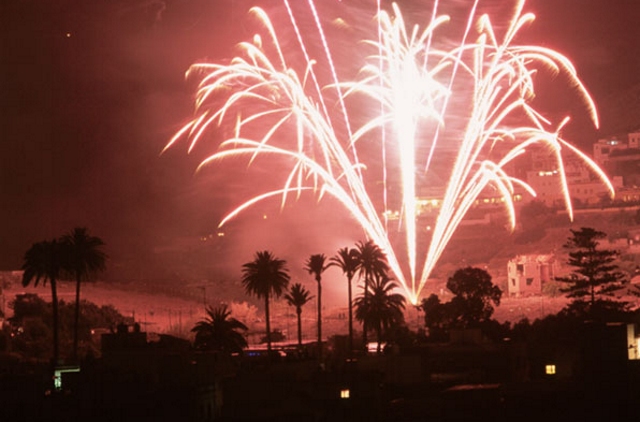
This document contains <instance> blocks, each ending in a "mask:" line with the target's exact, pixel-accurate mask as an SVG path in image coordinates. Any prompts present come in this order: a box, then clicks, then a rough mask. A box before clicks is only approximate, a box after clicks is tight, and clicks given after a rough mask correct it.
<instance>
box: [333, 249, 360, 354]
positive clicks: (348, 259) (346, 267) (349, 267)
mask: <svg viewBox="0 0 640 422" xmlns="http://www.w3.org/2000/svg"><path fill="white" fill-rule="evenodd" d="M329 265H330V266H335V267H338V268H340V269H341V270H342V273H343V274H345V275H346V276H347V297H348V301H349V307H348V310H349V353H351V351H352V350H353V298H352V297H353V296H352V291H351V280H353V276H354V275H355V274H356V271H357V270H358V265H359V261H358V251H357V250H356V249H349V248H347V247H344V248H341V249H338V253H337V254H336V255H335V256H333V257H331V259H330V263H329Z"/></svg>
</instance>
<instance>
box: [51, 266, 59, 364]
mask: <svg viewBox="0 0 640 422" xmlns="http://www.w3.org/2000/svg"><path fill="white" fill-rule="evenodd" d="M50 283H51V306H52V310H53V366H54V367H55V366H57V365H58V359H59V358H60V345H59V344H60V340H59V338H58V289H57V286H56V280H55V278H51V280H50Z"/></svg>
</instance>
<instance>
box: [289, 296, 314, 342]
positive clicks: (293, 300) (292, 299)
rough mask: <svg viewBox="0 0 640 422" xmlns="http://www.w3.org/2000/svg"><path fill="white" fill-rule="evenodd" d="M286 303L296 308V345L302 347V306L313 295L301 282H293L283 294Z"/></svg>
mask: <svg viewBox="0 0 640 422" xmlns="http://www.w3.org/2000/svg"><path fill="white" fill-rule="evenodd" d="M284 298H285V299H286V301H287V303H288V304H289V305H290V306H293V307H295V308H296V314H297V316H298V347H302V307H303V306H304V305H306V304H307V302H309V301H310V300H311V299H313V296H311V293H310V292H309V290H307V289H306V288H305V287H304V286H303V285H302V284H300V283H295V284H293V285H292V286H291V287H290V288H289V292H288V293H286V294H285V295H284Z"/></svg>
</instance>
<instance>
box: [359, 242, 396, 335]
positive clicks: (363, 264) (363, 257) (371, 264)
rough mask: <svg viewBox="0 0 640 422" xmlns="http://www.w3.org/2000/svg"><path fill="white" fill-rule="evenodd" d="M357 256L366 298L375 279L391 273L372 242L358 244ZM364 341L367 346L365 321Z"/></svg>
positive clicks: (378, 248) (382, 255)
mask: <svg viewBox="0 0 640 422" xmlns="http://www.w3.org/2000/svg"><path fill="white" fill-rule="evenodd" d="M356 255H357V258H358V274H359V275H360V278H363V279H364V296H365V297H366V296H367V295H368V294H369V285H370V284H371V283H372V282H373V279H374V277H383V276H386V274H387V271H389V265H388V264H387V257H386V256H385V254H384V252H382V249H380V247H379V246H378V245H376V244H375V243H374V242H373V241H372V240H368V241H366V242H362V241H360V242H357V243H356ZM362 340H363V342H364V344H365V346H366V344H367V322H366V320H363V325H362Z"/></svg>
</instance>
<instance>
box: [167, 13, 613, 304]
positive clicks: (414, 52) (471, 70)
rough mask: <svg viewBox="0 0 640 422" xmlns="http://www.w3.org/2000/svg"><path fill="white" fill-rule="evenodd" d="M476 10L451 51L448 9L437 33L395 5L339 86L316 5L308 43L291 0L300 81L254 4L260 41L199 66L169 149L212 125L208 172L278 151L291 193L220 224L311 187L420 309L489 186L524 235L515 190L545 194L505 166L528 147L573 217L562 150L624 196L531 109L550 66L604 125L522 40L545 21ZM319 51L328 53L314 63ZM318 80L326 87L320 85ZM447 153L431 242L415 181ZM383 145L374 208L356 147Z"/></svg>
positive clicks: (281, 191)
mask: <svg viewBox="0 0 640 422" xmlns="http://www.w3.org/2000/svg"><path fill="white" fill-rule="evenodd" d="M478 3H479V0H476V1H475V2H474V3H473V5H472V7H471V8H470V10H469V14H468V17H467V18H466V20H465V21H464V25H462V26H461V31H460V32H461V36H460V41H459V42H458V43H456V45H455V46H454V47H452V48H448V49H443V48H442V47H440V46H441V45H443V44H445V43H439V42H438V31H439V30H440V29H441V28H442V26H444V25H451V24H452V23H451V19H450V18H449V17H448V16H446V15H441V14H440V13H439V11H438V7H439V6H438V3H437V2H436V3H435V5H434V6H433V9H432V13H431V14H430V18H429V19H428V21H427V22H426V24H424V25H423V26H422V27H420V26H418V25H415V26H413V27H411V28H408V27H407V25H406V24H405V21H404V19H403V16H402V13H401V10H400V8H399V7H398V6H397V5H395V4H394V5H393V6H392V9H391V10H390V11H386V10H382V8H381V7H380V2H378V6H377V8H376V10H373V11H372V13H373V14H375V16H376V20H375V21H374V22H376V23H377V27H374V28H372V34H373V36H372V37H371V39H369V40H364V43H361V42H360V40H355V42H354V48H367V49H369V50H370V55H369V57H368V58H367V59H365V60H364V63H363V65H362V68H361V71H360V72H359V73H358V75H357V76H356V77H354V78H351V79H349V80H343V79H341V77H340V72H339V68H338V67H337V66H336V64H335V62H334V59H333V55H332V50H331V48H330V45H331V40H330V39H328V37H327V36H326V31H325V29H324V28H323V26H322V24H321V20H320V17H319V15H318V12H317V10H316V7H315V4H314V2H313V0H308V2H307V8H306V12H305V13H308V16H310V17H312V21H313V22H314V24H315V33H309V31H306V32H305V34H304V35H303V34H302V32H301V30H300V28H299V26H298V19H299V17H300V16H299V15H298V16H297V15H296V13H294V11H293V9H292V7H291V5H290V3H289V1H287V0H284V1H283V5H284V7H285V9H286V11H287V16H288V19H289V21H288V23H287V24H288V25H290V27H291V28H292V29H293V31H294V34H295V38H296V40H297V48H298V51H296V54H297V56H300V55H301V56H302V57H303V58H304V62H305V66H304V67H303V71H302V72H297V71H296V70H295V66H293V65H290V63H288V57H289V56H288V53H289V52H288V51H286V50H284V49H283V48H282V47H281V42H280V40H279V38H278V35H277V33H276V30H275V27H274V25H273V24H272V22H271V20H270V18H269V16H268V15H267V14H266V13H265V12H264V11H263V10H262V9H259V8H253V9H252V10H251V12H252V13H253V14H254V15H255V16H256V17H257V19H258V20H259V22H260V23H261V28H262V30H261V31H260V32H259V33H258V34H256V35H255V36H254V39H253V41H252V42H244V43H241V44H240V45H239V48H240V54H238V56H236V57H235V58H234V59H233V60H231V61H230V62H229V63H227V64H215V63H196V64H194V65H192V66H191V68H190V69H189V71H188V73H187V77H191V76H194V77H198V78H199V80H200V84H199V88H198V91H197V95H196V102H195V105H196V114H195V117H194V119H193V120H192V121H191V122H189V123H188V124H186V125H185V126H184V127H183V128H182V129H181V130H180V131H179V132H178V133H177V134H176V135H175V136H174V137H173V138H172V139H171V141H170V142H169V144H168V145H167V147H166V148H169V147H170V146H171V145H173V144H174V143H176V142H177V141H178V140H180V139H183V138H187V139H189V140H190V146H189V151H191V150H192V149H193V148H194V147H195V145H196V144H197V143H198V142H199V141H200V140H202V139H203V138H204V137H205V135H206V134H207V133H208V131H209V130H210V129H211V127H213V126H231V127H233V128H234V131H233V136H231V137H230V138H228V139H226V140H225V141H223V142H222V143H220V145H219V147H218V150H217V152H215V153H214V154H213V155H211V156H210V157H208V158H207V159H206V160H205V161H203V162H202V163H201V165H200V167H199V168H201V167H203V166H206V165H210V164H213V163H218V162H220V161H221V160H222V159H224V158H227V157H232V156H247V157H248V158H249V162H252V161H254V160H256V159H258V158H259V157H269V156H271V157H273V156H279V157H281V158H285V159H287V160H286V162H288V163H290V167H289V168H288V169H283V175H284V183H283V185H282V186H278V187H276V188H275V189H274V190H272V191H269V192H265V193H263V194H261V195H259V196H257V197H254V198H251V199H249V200H248V201H246V202H244V203H242V204H241V205H239V206H238V207H237V208H236V209H235V210H233V211H232V212H231V213H230V214H229V215H228V216H227V217H225V218H224V219H223V221H222V222H221V223H220V225H223V224H225V223H226V222H227V221H229V220H230V219H232V218H234V217H235V216H237V215H238V214H239V213H240V212H242V211H243V210H245V209H246V208H248V207H250V206H253V205H255V204H256V203H258V202H260V201H263V200H267V199H269V198H273V197H280V198H281V202H282V204H283V205H284V204H285V203H286V201H287V200H288V199H289V198H290V197H292V196H293V197H294V198H295V197H297V196H298V195H301V194H303V193H305V192H307V191H308V192H311V193H314V194H316V195H317V196H318V197H319V198H322V197H323V196H325V195H328V196H331V197H333V198H335V199H336V200H337V201H339V202H340V203H341V204H342V205H343V206H344V207H345V209H346V210H347V211H348V212H349V213H350V214H351V215H352V216H353V218H354V219H355V220H356V221H357V222H358V223H359V224H360V226H361V227H362V229H363V230H364V232H365V233H366V235H367V236H368V237H369V238H370V239H372V240H373V241H375V242H376V243H377V244H378V245H379V246H380V247H381V248H382V249H383V250H384V251H385V253H386V254H387V258H388V261H389V265H390V267H391V269H392V270H393V272H394V274H395V276H396V278H397V280H398V281H399V282H400V283H401V284H402V286H403V287H404V290H405V293H406V295H407V296H408V298H409V300H410V301H411V302H412V303H417V301H418V299H419V296H420V292H421V291H422V289H423V288H424V286H425V283H426V282H427V279H428V277H429V275H430V274H431V272H432V271H433V269H434V267H435V265H436V263H437V261H438V259H439V258H440V256H441V255H442V253H443V251H444V249H445V247H446V245H447V243H448V242H449V240H450V239H451V237H452V235H453V234H454V232H455V230H456V228H457V227H458V225H459V223H460V221H461V220H462V219H463V217H464V216H465V214H466V213H467V211H468V210H469V209H470V208H471V207H472V206H473V204H474V203H475V201H476V200H477V199H478V197H479V195H481V194H482V193H483V192H486V191H487V190H492V191H494V192H497V194H498V195H499V196H500V197H501V200H502V203H503V204H504V208H505V211H506V213H507V215H508V217H509V222H510V225H511V227H512V228H513V227H514V226H515V221H516V220H515V210H514V201H513V197H514V194H515V188H516V186H520V187H522V188H523V189H524V190H526V191H528V192H529V193H530V194H531V195H535V192H534V191H533V189H532V188H531V187H530V186H528V185H527V184H526V183H525V182H524V181H522V180H520V179H517V178H515V177H513V176H511V175H510V174H508V172H507V169H508V168H509V164H511V163H513V160H514V159H515V158H516V157H518V156H520V155H521V154H524V153H525V152H526V150H527V148H530V147H532V146H533V145H536V144H537V145H542V146H544V147H546V148H547V149H548V150H549V151H550V152H551V153H552V154H553V156H554V157H555V160H556V163H557V168H558V169H559V172H560V175H561V176H560V180H561V186H560V187H559V189H561V190H562V192H563V195H564V202H565V205H566V208H567V210H568V212H569V215H570V217H572V215H573V213H572V206H571V198H570V197H569V189H568V186H567V179H566V177H565V174H564V161H563V155H562V154H561V152H567V151H568V152H570V153H572V154H575V155H576V156H577V157H579V159H581V160H582V161H583V162H584V163H585V165H587V166H588V167H590V168H591V169H592V170H593V172H594V173H595V174H596V175H597V176H598V177H599V178H600V179H601V180H602V182H603V183H604V184H605V185H606V186H607V188H608V189H609V191H610V193H611V195H612V196H613V186H612V185H611V183H610V182H609V180H608V179H607V177H606V175H605V174H604V173H603V172H602V171H601V169H599V168H598V166H597V165H596V164H595V163H594V162H593V161H592V160H591V159H590V158H589V157H587V156H586V155H584V154H583V153H582V152H580V151H579V150H578V149H577V148H575V147H573V146H572V145H571V144H569V143H568V142H567V141H565V140H564V139H563V138H562V137H561V136H560V132H561V129H562V128H563V126H564V125H565V124H566V123H567V122H568V120H569V118H568V117H565V118H563V119H562V120H560V121H559V122H553V121H551V120H549V119H548V118H546V117H544V116H543V113H542V111H540V110H536V109H535V108H534V107H533V106H532V99H533V97H534V93H535V91H534V75H535V74H536V73H537V71H538V70H539V69H541V68H545V69H550V70H551V71H553V72H557V73H563V74H565V75H566V76H567V77H568V79H569V83H571V84H572V86H574V87H575V89H576V90H577V92H578V93H579V97H580V98H581V100H582V101H584V103H585V106H586V107H585V110H587V112H588V113H589V114H590V117H591V119H592V121H593V123H594V125H596V126H597V125H598V119H597V113H596V108H595V105H594V103H593V101H592V99H591V97H590V95H589V93H588V92H587V90H586V89H585V87H584V86H583V84H582V82H581V81H580V79H579V78H578V77H577V74H576V70H575V69H574V67H573V65H572V64H571V62H570V61H569V60H568V59H567V58H566V57H564V56H563V55H561V54H559V53H558V52H556V51H554V50H551V49H549V48H545V47H541V46H537V45H518V44H517V43H516V42H515V39H516V36H517V34H518V32H519V31H520V30H521V29H522V28H523V26H524V25H525V24H528V23H530V22H531V21H533V19H534V16H533V15H532V14H530V13H523V8H524V1H519V2H517V4H516V5H515V8H514V13H513V16H512V19H511V20H510V21H509V23H508V25H507V27H506V30H504V31H503V32H504V33H503V34H502V35H501V36H500V34H498V33H496V31H494V26H493V25H492V21H491V18H490V17H489V16H488V15H480V16H477V15H476V10H477V6H478ZM425 7H426V6H425ZM298 13H300V12H298ZM308 16H307V17H308ZM374 26H375V25H374ZM263 38H265V41H263ZM340 41H341V42H342V43H344V42H345V40H344V39H342V40H340ZM356 46H357V47H356ZM362 46H364V47H362ZM310 47H313V48H310ZM288 48H291V47H288ZM310 51H322V54H320V57H317V58H313V57H312V56H311V53H310ZM318 63H325V64H326V65H325V66H324V67H323V68H324V69H328V72H327V73H328V75H320V74H318V73H317V72H318V71H317V70H316V67H317V66H316V65H317V64H318ZM320 76H322V77H320ZM321 80H328V82H326V83H325V84H324V85H323V84H321V83H320V81H321ZM357 96H360V97H363V98H367V99H368V100H369V101H368V102H367V104H370V105H371V109H372V110H371V111H372V112H373V113H371V114H372V115H373V116H374V117H373V118H370V119H368V120H366V121H365V122H364V123H361V120H362V119H361V118H359V119H358V118H353V117H352V115H354V116H355V115H356V114H357V113H356V111H354V110H350V109H349V107H348V104H349V99H350V98H351V97H357ZM453 102H455V103H456V104H460V103H463V104H465V105H466V108H465V110H464V116H463V117H460V110H456V113H455V115H454V113H453V112H452V110H451V108H452V107H451V106H450V105H451V104H452V103H453ZM361 114H362V113H360V115H361ZM461 119H462V120H463V126H464V128H463V131H462V133H461V135H460V136H457V137H456V139H451V136H449V137H447V136H444V135H443V132H444V130H445V129H444V128H445V125H447V124H449V122H451V123H453V121H454V120H455V121H456V122H459V121H460V120H461ZM440 145H445V146H446V147H447V148H446V149H447V150H448V151H452V150H454V151H455V153H454V157H455V158H454V159H453V161H452V164H451V170H450V174H448V175H439V177H442V178H445V180H448V182H447V183H446V186H444V190H443V194H442V197H441V198H440V199H439V201H438V202H439V209H438V212H437V217H436V219H435V222H434V225H433V228H432V230H431V231H430V234H427V233H425V232H424V230H423V229H421V228H420V227H421V224H420V219H419V217H418V215H419V206H418V202H417V199H416V198H417V197H418V192H419V189H420V188H424V186H420V185H419V183H418V180H422V179H423V178H420V177H417V176H416V175H426V174H428V173H429V172H430V171H433V170H432V167H433V166H432V163H433V162H434V161H435V160H436V159H438V154H439V151H441V150H442V149H441V148H439V147H440ZM166 148H165V149H166ZM372 148H376V149H378V150H379V151H380V155H379V157H380V158H379V159H378V161H381V162H382V167H383V168H384V170H383V174H384V179H385V180H384V181H383V183H381V184H375V185H376V186H378V185H381V186H382V189H383V191H384V192H383V193H382V195H381V196H382V197H383V198H384V200H383V201H374V199H372V198H373V195H370V193H371V190H372V189H373V188H372V187H371V186H372V183H371V181H370V180H369V181H368V182H369V183H368V184H367V163H365V162H362V161H361V159H360V158H359V156H361V155H362V154H359V153H358V151H363V149H367V150H371V149H372ZM267 159H268V158H267ZM391 172H397V174H396V175H395V177H393V179H392V180H394V181H397V183H398V185H399V186H398V188H399V190H400V194H399V198H398V199H397V200H396V202H397V203H391V202H392V200H391V199H389V200H387V198H391V196H390V195H388V194H387V190H388V189H389V185H388V180H387V179H391V178H390V177H388V175H390V173H391ZM394 183H395V182H394ZM378 196H380V195H378ZM378 196H376V197H378ZM397 196H398V195H397ZM376 202H383V203H382V204H379V203H376ZM395 210H398V211H397V215H398V216H399V217H398V218H397V220H390V219H389V218H388V216H389V215H391V213H392V212H393V211H395ZM392 223H394V224H392ZM392 232H393V236H390V235H392ZM397 233H401V234H402V237H403V241H402V242H401V244H400V245H398V244H397V242H392V241H391V237H394V236H395V235H396V234H397ZM426 236H430V241H429V242H428V247H424V248H422V249H424V250H420V248H419V243H420V238H421V237H422V238H425V237H426Z"/></svg>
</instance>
